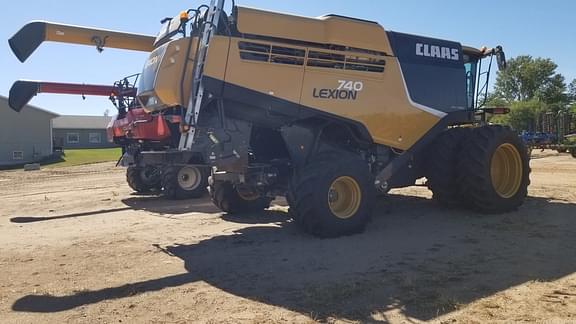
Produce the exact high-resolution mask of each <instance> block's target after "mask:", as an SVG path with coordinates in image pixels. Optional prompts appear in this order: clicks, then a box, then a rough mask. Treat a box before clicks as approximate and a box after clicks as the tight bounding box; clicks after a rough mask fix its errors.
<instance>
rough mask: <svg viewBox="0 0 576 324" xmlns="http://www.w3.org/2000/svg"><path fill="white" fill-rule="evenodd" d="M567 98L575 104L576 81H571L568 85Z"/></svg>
mask: <svg viewBox="0 0 576 324" xmlns="http://www.w3.org/2000/svg"><path fill="white" fill-rule="evenodd" d="M568 96H569V97H570V101H572V102H576V79H574V80H572V82H570V84H569V85H568Z"/></svg>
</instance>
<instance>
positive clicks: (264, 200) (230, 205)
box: [209, 181, 272, 214]
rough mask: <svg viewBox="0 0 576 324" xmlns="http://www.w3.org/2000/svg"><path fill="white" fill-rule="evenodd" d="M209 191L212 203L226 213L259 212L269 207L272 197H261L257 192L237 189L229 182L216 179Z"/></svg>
mask: <svg viewBox="0 0 576 324" xmlns="http://www.w3.org/2000/svg"><path fill="white" fill-rule="evenodd" d="M209 191H210V197H211V198H212V202H213V203H214V205H216V207H218V208H220V210H222V211H223V212H226V213H228V214H242V213H250V212H259V211H262V210H264V209H266V208H268V207H270V203H271V202H272V198H270V197H262V196H261V195H260V194H259V193H257V192H250V191H248V190H247V189H246V190H238V188H236V187H235V186H234V185H233V184H232V183H230V182H224V181H216V182H214V183H213V184H212V185H210V187H209Z"/></svg>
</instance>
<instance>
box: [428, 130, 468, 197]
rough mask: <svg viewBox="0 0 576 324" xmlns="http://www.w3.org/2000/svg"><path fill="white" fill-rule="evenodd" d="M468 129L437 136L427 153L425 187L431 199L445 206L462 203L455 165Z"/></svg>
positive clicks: (448, 131) (447, 131)
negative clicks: (430, 194)
mask: <svg viewBox="0 0 576 324" xmlns="http://www.w3.org/2000/svg"><path fill="white" fill-rule="evenodd" d="M470 131H471V129H470V128H451V129H448V130H446V131H444V132H443V133H442V134H440V135H439V136H438V138H437V139H436V140H435V141H434V143H433V144H432V146H431V149H430V150H429V151H428V152H427V154H426V156H427V158H428V159H429V163H428V165H427V167H426V178H427V179H428V182H427V185H428V188H429V189H430V190H432V193H433V198H434V199H435V200H436V201H438V202H439V203H441V204H443V205H446V206H457V205H460V204H461V203H462V192H461V190H460V188H459V185H458V172H457V169H456V164H457V163H458V159H459V158H460V151H461V150H462V146H463V144H465V143H466V141H467V137H468V134H469V133H470Z"/></svg>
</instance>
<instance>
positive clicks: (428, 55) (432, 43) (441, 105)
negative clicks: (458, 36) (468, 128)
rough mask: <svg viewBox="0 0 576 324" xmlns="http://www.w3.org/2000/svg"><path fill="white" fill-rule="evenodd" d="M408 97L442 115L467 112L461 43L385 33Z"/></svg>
mask: <svg viewBox="0 0 576 324" xmlns="http://www.w3.org/2000/svg"><path fill="white" fill-rule="evenodd" d="M388 38H389V39H390V43H391V45H392V49H393V50H394V53H395V54H396V56H397V57H398V61H399V62H400V66H401V68H402V73H403V75H404V79H405V81H406V85H407V87H408V92H409V93H410V97H411V98H412V100H413V101H414V102H416V103H419V104H421V105H424V106H428V107H430V108H433V109H436V110H440V111H443V112H452V111H457V110H464V109H466V71H465V69H464V62H463V59H462V45H460V43H456V42H451V41H445V40H440V39H434V38H427V37H420V36H415V35H408V34H401V33H396V32H388Z"/></svg>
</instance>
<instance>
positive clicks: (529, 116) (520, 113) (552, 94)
mask: <svg viewBox="0 0 576 324" xmlns="http://www.w3.org/2000/svg"><path fill="white" fill-rule="evenodd" d="M557 68H558V65H557V64H556V63H554V62H553V61H552V60H551V59H549V58H534V57H532V56H530V55H521V56H517V57H515V58H512V59H510V60H509V61H508V67H507V69H505V70H503V71H499V72H498V74H497V77H496V84H495V85H494V89H493V92H492V93H490V94H489V97H488V100H487V105H489V106H507V107H510V114H508V115H504V116H496V117H494V118H493V119H492V120H491V121H492V122H495V123H502V124H507V125H510V126H511V127H512V128H514V129H516V130H517V131H523V130H527V131H537V130H539V129H538V128H539V127H538V126H539V122H540V121H541V120H542V116H544V115H548V116H567V115H569V116H573V117H569V118H576V79H574V80H572V82H570V83H568V84H567V82H566V79H565V78H564V76H563V75H562V74H560V73H559V72H557ZM571 122H572V123H576V120H572V121H571Z"/></svg>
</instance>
